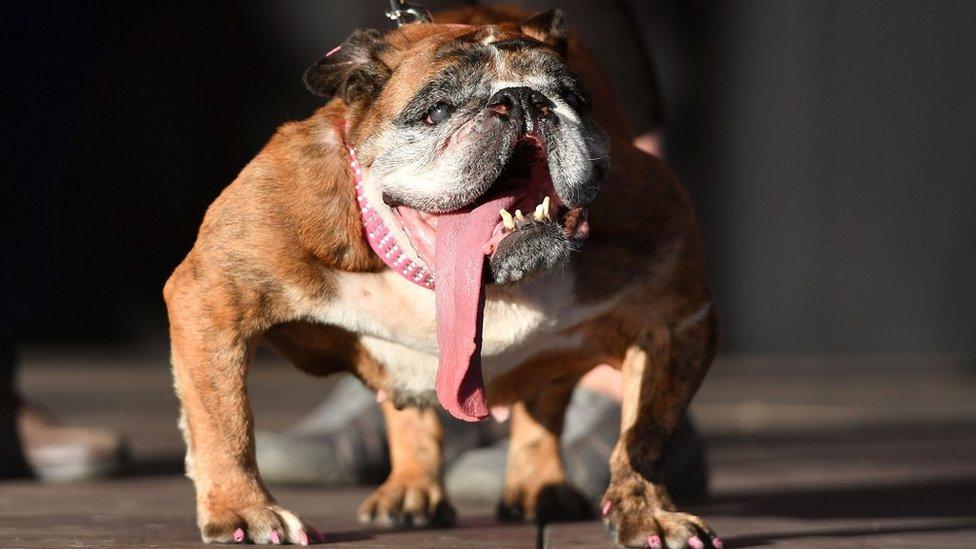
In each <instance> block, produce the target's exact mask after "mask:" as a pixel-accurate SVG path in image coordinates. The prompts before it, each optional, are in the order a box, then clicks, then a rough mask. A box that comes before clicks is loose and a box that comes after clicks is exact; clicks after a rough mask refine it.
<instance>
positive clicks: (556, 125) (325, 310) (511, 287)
mask: <svg viewBox="0 0 976 549" xmlns="http://www.w3.org/2000/svg"><path fill="white" fill-rule="evenodd" d="M305 82H306V84H307V86H308V87H309V89H310V90H311V91H313V92H314V93H316V94H319V95H321V96H323V97H328V98H331V99H330V100H329V101H328V102H327V103H326V104H325V105H324V106H323V107H321V108H320V109H319V110H317V111H316V112H315V113H314V114H313V115H312V116H311V117H310V118H308V119H306V120H303V121H300V122H289V123H286V124H284V125H283V126H281V127H280V128H279V129H278V131H277V133H276V134H275V135H274V136H273V137H272V138H271V140H270V142H269V143H268V144H267V146H265V148H264V149H263V150H262V151H261V152H260V153H259V154H258V155H257V156H256V157H255V158H254V159H253V160H252V161H251V162H250V163H249V164H248V165H247V166H246V167H245V168H244V169H243V171H242V172H241V173H240V175H239V176H238V177H237V179H236V180H234V181H233V182H232V183H231V184H230V185H229V186H228V187H227V188H226V189H225V190H224V191H223V192H222V193H221V194H220V196H219V197H218V198H217V199H216V200H215V201H214V202H213V204H212V205H211V206H210V207H209V209H208V210H207V213H206V215H205V217H204V220H203V223H202V225H201V227H200V231H199V235H198V237H197V240H196V243H195V245H194V246H193V248H192V250H191V251H190V252H189V254H188V255H187V256H186V258H185V259H184V260H183V262H182V263H181V264H180V265H179V266H178V267H177V268H176V270H175V271H174V272H173V274H172V276H171V277H170V278H169V280H168V281H167V282H166V285H165V288H164V297H165V300H166V304H167V309H168V314H169V320H170V335H171V340H172V369H173V373H174V377H175V388H176V392H177V394H178V396H179V399H180V402H181V404H182V406H181V409H182V413H181V420H180V426H181V429H182V431H183V433H184V436H185V439H186V443H187V448H188V450H187V455H186V470H187V475H188V476H189V477H190V478H191V479H192V480H193V483H194V485H195V488H196V508H197V517H198V518H197V522H198V525H199V528H200V531H201V533H202V537H203V540H204V541H207V542H245V541H250V542H254V543H297V544H307V543H311V542H316V541H321V540H322V535H321V534H320V533H319V532H318V531H317V530H315V529H314V528H311V527H310V526H309V525H307V524H306V523H305V522H304V521H303V520H302V519H301V518H299V516H298V515H296V514H294V513H292V512H291V511H288V510H286V509H284V508H282V507H281V506H279V505H278V503H277V502H276V501H275V499H274V498H273V497H272V495H271V494H270V493H269V491H268V490H267V488H266V487H265V486H264V484H263V483H262V480H261V477H260V474H259V473H258V469H257V466H256V464H255V458H254V440H253V417H252V414H251V409H250V406H249V403H248V395H247V391H246V377H247V369H248V361H249V358H250V357H251V355H252V353H253V351H254V349H255V347H256V346H257V345H258V344H259V343H260V342H265V343H267V344H269V345H271V346H272V347H274V348H275V349H277V350H278V351H279V352H281V353H282V354H283V355H284V356H286V357H287V358H288V359H290V360H291V361H292V362H293V363H294V364H295V366H297V367H298V368H299V369H300V370H302V371H304V372H307V373H310V374H313V375H317V376H321V375H326V374H330V373H334V372H343V371H344V372H351V373H353V374H355V375H356V376H358V377H359V378H360V379H361V380H362V381H363V383H365V384H366V385H368V386H369V387H371V388H372V389H374V390H376V391H377V392H378V393H380V394H381V395H385V397H386V398H385V400H383V402H382V404H381V406H382V408H383V412H384V416H385V419H386V422H387V432H388V436H389V444H390V453H391V463H392V468H391V472H390V475H389V478H388V479H387V480H386V482H385V483H383V484H382V485H381V486H380V487H379V488H378V489H377V490H376V491H375V493H373V495H371V496H370V497H369V498H368V499H367V501H366V502H365V503H364V504H363V505H362V507H360V509H359V517H360V519H361V520H362V521H363V522H366V523H369V524H375V525H396V526H425V525H431V526H434V525H450V524H451V523H452V522H453V520H454V511H453V508H452V507H451V505H450V503H449V502H448V500H447V498H446V496H445V493H444V489H443V485H442V479H441V476H442V475H441V427H440V425H439V423H438V415H437V412H436V410H435V408H434V407H435V406H441V407H443V408H444V409H445V410H447V411H448V412H450V413H451V414H452V415H453V416H455V417H457V418H460V419H462V420H465V421H480V420H483V419H485V418H486V417H488V416H489V415H490V413H491V411H492V409H493V408H495V407H508V408H509V409H510V420H511V446H510V450H509V454H508V469H507V473H506V475H505V481H504V491H503V497H502V501H501V503H500V504H499V507H498V509H499V515H500V516H501V518H503V519H515V520H538V521H550V520H558V519H571V518H581V517H585V516H587V515H588V514H589V513H590V512H591V509H590V504H589V503H588V502H587V501H586V499H585V498H584V497H583V496H582V495H581V494H580V493H578V492H577V491H576V490H574V489H573V488H572V487H571V486H569V485H568V484H567V482H566V476H565V472H564V468H563V464H562V461H561V459H560V456H559V436H560V432H561V430H562V427H563V416H564V411H565V409H566V406H567V403H568V401H569V399H570V395H571V392H572V390H573V387H574V385H575V384H576V383H577V381H578V380H579V379H580V378H581V377H582V376H583V375H584V374H585V373H586V372H587V371H589V370H590V369H592V368H593V367H595V366H596V365H599V364H609V365H611V366H613V367H615V368H618V369H619V370H620V371H621V372H622V378H623V384H624V386H623V394H624V399H623V403H622V425H621V435H620V439H619V441H618V442H617V444H616V447H615V448H614V450H613V454H612V457H611V459H610V468H611V479H612V480H611V483H610V486H609V488H608V489H607V491H606V494H605V496H604V498H603V502H602V505H601V506H600V510H601V511H602V516H603V520H604V522H605V523H606V525H607V526H608V528H609V531H610V533H611V537H612V538H613V540H614V541H615V542H617V543H619V544H622V545H626V546H632V547H637V546H641V547H643V546H651V547H664V546H667V547H686V546H689V547H696V548H697V547H703V546H706V545H707V546H714V547H719V546H720V545H721V542H720V541H719V540H718V538H716V537H715V536H714V534H713V533H712V530H711V529H710V528H709V526H708V525H707V524H706V523H705V522H704V521H702V520H701V519H700V518H698V517H695V516H693V515H690V514H685V513H681V512H678V511H677V510H676V509H675V506H674V504H673V503H672V501H671V500H670V498H669V496H668V493H667V491H666V490H665V488H664V484H663V478H662V476H663V474H664V464H663V457H664V455H665V450H666V449H667V447H668V444H669V441H670V440H671V436H672V433H673V432H674V429H675V426H676V424H677V422H678V419H679V418H680V417H681V415H682V413H683V411H684V410H685V408H686V406H687V405H688V403H689V401H690V400H691V398H692V395H693V394H694V392H695V391H696V389H697V387H698V386H699V384H700V383H701V380H702V377H703V376H704V374H705V372H706V370H707V369H708V366H709V364H710V362H711V360H712V357H713V355H714V353H715V349H716V346H717V343H718V338H719V335H718V334H719V331H718V321H717V316H716V312H715V307H714V306H713V305H712V296H711V293H710V290H709V288H708V285H707V283H706V277H705V268H704V250H703V245H702V240H701V237H700V235H699V231H698V229H697V228H696V222H695V219H694V215H693V211H692V206H691V204H690V202H689V199H688V197H687V195H686V194H685V192H684V191H683V190H682V188H681V186H680V185H679V183H678V182H677V180H676V179H675V177H674V176H673V175H672V174H671V173H670V172H669V171H668V170H667V168H665V166H664V165H663V164H662V163H661V161H659V160H658V159H657V158H654V157H652V156H649V155H647V154H644V153H642V152H640V151H639V150H637V149H636V148H634V147H633V146H632V144H631V138H632V136H631V135H630V134H629V131H628V130H627V125H626V123H625V122H624V120H623V118H622V115H621V113H620V109H619V107H618V106H617V105H616V104H615V103H614V101H613V99H612V97H611V95H610V91H609V90H608V89H607V86H606V84H605V83H604V82H605V80H604V79H603V78H602V76H601V73H600V70H599V68H598V67H597V66H596V64H595V63H594V62H593V60H592V58H591V56H590V55H589V54H588V53H587V52H586V50H584V49H583V48H582V47H581V45H580V44H578V43H577V41H576V40H575V39H572V38H570V37H569V36H568V34H567V32H566V29H565V26H564V22H563V17H562V14H561V12H559V11H551V12H547V13H544V14H541V15H537V16H534V17H531V18H524V17H523V14H521V13H520V12H518V11H516V10H513V9H507V8H492V9H486V8H480V9H463V10H460V11H454V12H450V13H447V14H443V15H441V16H440V17H438V23H437V24H434V23H415V24H409V25H405V26H403V27H401V28H399V29H396V30H393V31H390V32H388V33H385V34H382V33H380V32H377V31H373V30H360V31H356V32H354V33H353V34H352V36H351V37H350V38H349V39H348V40H347V41H345V42H344V43H343V44H342V45H341V46H340V47H338V48H336V49H335V50H333V51H331V52H329V53H328V54H326V55H324V56H323V57H322V58H321V59H320V60H319V61H318V62H317V63H315V64H314V65H313V66H312V67H311V68H310V69H309V70H308V71H307V73H306V74H305Z"/></svg>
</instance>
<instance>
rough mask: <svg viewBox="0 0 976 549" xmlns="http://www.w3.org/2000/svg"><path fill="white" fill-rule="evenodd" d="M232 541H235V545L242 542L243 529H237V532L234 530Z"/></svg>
mask: <svg viewBox="0 0 976 549" xmlns="http://www.w3.org/2000/svg"><path fill="white" fill-rule="evenodd" d="M234 541H236V542H237V543H240V542H242V541H244V529H243V528H238V529H237V530H234Z"/></svg>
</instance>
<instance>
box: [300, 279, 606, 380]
mask: <svg viewBox="0 0 976 549" xmlns="http://www.w3.org/2000/svg"><path fill="white" fill-rule="evenodd" d="M336 282H337V285H338V289H339V293H338V295H337V296H336V297H335V298H333V299H330V300H328V301H324V302H310V301H308V300H307V299H304V298H302V297H299V296H298V295H295V296H294V297H295V298H296V299H295V303H294V304H295V305H296V306H297V308H298V309H299V311H300V312H301V313H302V314H304V315H305V316H308V317H309V318H311V319H313V320H315V321H318V322H321V323H324V324H330V325H334V326H339V327H341V328H344V329H347V330H349V331H352V332H354V333H358V334H361V336H362V342H363V344H364V345H365V346H366V348H367V349H368V350H369V351H370V353H371V354H372V355H373V356H374V357H375V358H376V359H377V360H379V361H380V362H381V363H383V364H384V366H385V367H386V369H387V373H388V375H389V376H390V383H391V385H392V386H395V387H397V388H399V389H401V390H409V391H418V392H419V391H427V390H432V389H433V387H434V377H435V374H436V372H437V353H438V347H437V326H436V308H435V303H434V292H432V291H430V290H428V289H425V288H421V287H419V286H416V285H414V284H412V283H410V282H409V281H407V280H405V279H404V278H403V277H401V276H400V275H399V274H396V273H394V272H392V271H389V270H387V271H383V272H381V273H340V274H339V275H338V277H337V280H336ZM574 285H575V281H574V279H573V277H572V275H571V274H570V273H569V272H568V271H563V272H554V273H550V274H547V275H544V276H540V277H538V278H535V279H533V280H529V281H527V282H523V283H521V284H519V285H518V286H517V288H515V289H511V288H509V289H505V288H499V287H489V291H488V295H487V296H486V300H485V313H484V324H483V329H482V367H483V372H484V375H485V378H486V379H485V381H486V382H488V381H489V380H490V379H491V378H493V377H494V376H497V375H499V374H502V373H504V372H506V371H508V370H510V369H512V368H514V367H515V366H518V365H519V364H520V363H521V362H523V361H525V360H526V359H528V358H530V357H531V356H533V355H535V354H537V353H540V352H544V351H547V350H553V349H566V348H574V347H577V346H579V345H580V343H581V342H580V341H579V340H578V339H576V337H577V336H565V335H561V334H560V332H562V331H563V330H565V329H566V328H569V327H572V326H574V325H576V324H579V323H581V322H583V321H585V320H587V319H590V318H593V317H595V316H597V315H599V314H601V313H603V312H604V311H606V310H608V309H609V308H610V307H612V305H613V302H612V301H606V302H603V303H597V304H588V305H580V304H578V303H577V302H576V299H575V296H574Z"/></svg>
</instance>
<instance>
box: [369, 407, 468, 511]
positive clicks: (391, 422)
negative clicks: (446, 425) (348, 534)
mask: <svg viewBox="0 0 976 549" xmlns="http://www.w3.org/2000/svg"><path fill="white" fill-rule="evenodd" d="M382 408H383V415H384V417H385V418H386V433H387V438H388V440H389V444H390V466H391V467H390V476H389V477H388V478H387V479H386V482H384V483H383V484H382V485H381V486H380V487H379V488H377V489H376V491H375V492H373V493H372V494H371V495H370V496H369V497H368V498H367V499H366V501H364V502H363V504H362V505H361V506H360V507H359V521H360V522H362V523H364V524H373V525H376V526H384V527H398V526H418V527H424V526H452V525H453V524H454V521H455V516H456V515H455V512H454V508H453V507H452V506H451V504H450V503H449V502H448V501H447V497H446V495H445V493H444V483H443V473H442V465H443V464H442V457H441V451H442V446H441V440H442V439H441V437H442V432H441V422H440V418H438V417H437V412H436V411H435V410H434V409H432V408H417V407H414V406H408V407H406V408H404V409H402V410H397V409H396V407H394V406H393V403H392V402H390V400H386V401H384V402H383V404H382Z"/></svg>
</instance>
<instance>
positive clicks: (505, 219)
mask: <svg viewBox="0 0 976 549" xmlns="http://www.w3.org/2000/svg"><path fill="white" fill-rule="evenodd" d="M498 215H500V216H502V225H504V226H505V228H506V229H508V230H510V231H511V230H512V229H514V228H515V220H514V219H512V214H510V213H508V210H506V209H504V208H502V209H501V210H498Z"/></svg>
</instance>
